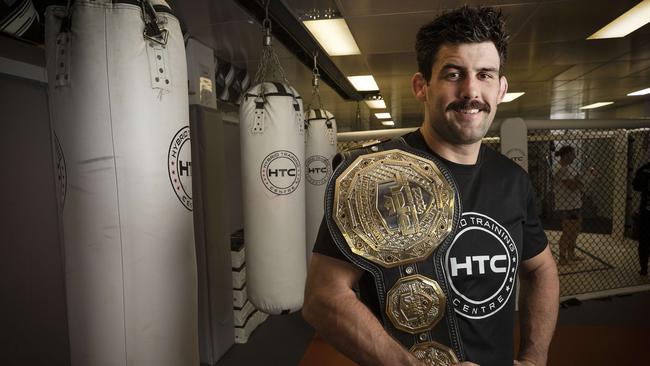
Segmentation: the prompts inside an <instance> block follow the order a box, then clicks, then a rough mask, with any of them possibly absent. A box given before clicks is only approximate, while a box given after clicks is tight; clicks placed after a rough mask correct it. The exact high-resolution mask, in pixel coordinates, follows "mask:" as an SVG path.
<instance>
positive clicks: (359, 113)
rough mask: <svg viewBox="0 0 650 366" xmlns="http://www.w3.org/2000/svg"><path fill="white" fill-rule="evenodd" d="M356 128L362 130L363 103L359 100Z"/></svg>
mask: <svg viewBox="0 0 650 366" xmlns="http://www.w3.org/2000/svg"><path fill="white" fill-rule="evenodd" d="M355 122H356V125H357V126H356V127H357V128H361V101H360V100H357V115H356V121H355Z"/></svg>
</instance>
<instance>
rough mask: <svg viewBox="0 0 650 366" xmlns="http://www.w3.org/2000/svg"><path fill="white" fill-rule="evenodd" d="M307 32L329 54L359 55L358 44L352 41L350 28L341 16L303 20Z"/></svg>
mask: <svg viewBox="0 0 650 366" xmlns="http://www.w3.org/2000/svg"><path fill="white" fill-rule="evenodd" d="M303 23H304V24H305V27H307V29H308V30H309V32H310V33H311V34H312V35H313V36H314V37H315V38H316V40H317V41H318V43H320V45H321V46H322V47H323V49H325V52H327V54H328V55H330V56H344V55H359V54H361V51H359V46H357V42H355V41H354V37H352V33H350V28H348V24H347V23H346V22H345V19H343V18H336V19H319V20H305V21H304V22H303Z"/></svg>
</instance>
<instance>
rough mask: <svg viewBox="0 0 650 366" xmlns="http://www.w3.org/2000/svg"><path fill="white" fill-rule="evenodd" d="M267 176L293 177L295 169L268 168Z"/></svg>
mask: <svg viewBox="0 0 650 366" xmlns="http://www.w3.org/2000/svg"><path fill="white" fill-rule="evenodd" d="M268 176H269V177H295V176H296V169H294V168H291V169H269V170H268Z"/></svg>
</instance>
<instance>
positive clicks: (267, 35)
mask: <svg viewBox="0 0 650 366" xmlns="http://www.w3.org/2000/svg"><path fill="white" fill-rule="evenodd" d="M270 3H271V0H267V1H266V4H265V14H264V20H263V21H262V31H263V33H264V35H263V38H262V46H263V49H262V58H261V59H260V63H259V65H258V66H257V72H255V79H254V82H255V83H261V82H263V81H267V80H279V81H282V82H284V83H285V84H286V85H289V80H288V79H287V76H286V75H285V73H284V69H283V68H282V64H280V59H279V58H278V55H277V53H276V52H275V50H274V49H273V45H272V42H271V41H272V36H271V19H270V18H269V4H270ZM269 73H270V75H269ZM269 76H270V77H269Z"/></svg>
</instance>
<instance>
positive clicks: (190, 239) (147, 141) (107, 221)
mask: <svg viewBox="0 0 650 366" xmlns="http://www.w3.org/2000/svg"><path fill="white" fill-rule="evenodd" d="M45 27H46V34H45V37H46V57H47V72H48V80H49V91H48V92H49V101H50V111H51V116H52V128H53V137H55V139H56V143H55V144H54V145H55V146H56V150H57V151H56V154H55V156H56V157H57V165H56V166H57V167H58V168H59V169H58V171H57V175H58V177H59V179H58V185H59V187H58V189H59V196H60V197H61V198H62V201H61V204H60V209H61V218H62V225H63V230H62V232H63V242H64V247H65V248H64V253H65V271H66V291H67V294H66V295H67V307H68V327H69V335H70V348H71V359H72V365H73V366H96V365H102V366H103V365H106V366H109V365H110V366H114V365H123V366H142V365H147V366H148V365H151V366H161V365H168V366H178V365H198V364H199V357H198V339H197V338H198V330H197V284H196V281H197V279H196V276H197V275H196V257H195V252H194V231H193V219H192V191H191V187H192V184H191V183H192V181H191V171H192V170H191V168H192V166H191V152H190V141H189V137H190V131H189V126H188V123H189V113H188V97H187V64H186V58H185V50H184V44H183V36H182V33H181V30H180V27H179V22H178V20H177V19H176V17H175V16H174V15H173V14H172V12H171V10H170V8H169V7H168V6H167V5H166V4H165V3H164V2H162V1H154V2H148V1H147V2H144V3H141V2H140V1H131V0H124V2H121V1H115V0H113V1H108V0H102V1H90V2H89V1H74V2H72V6H71V7H70V8H66V7H59V6H51V7H48V8H47V11H46V26H45ZM62 167H64V168H62Z"/></svg>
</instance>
